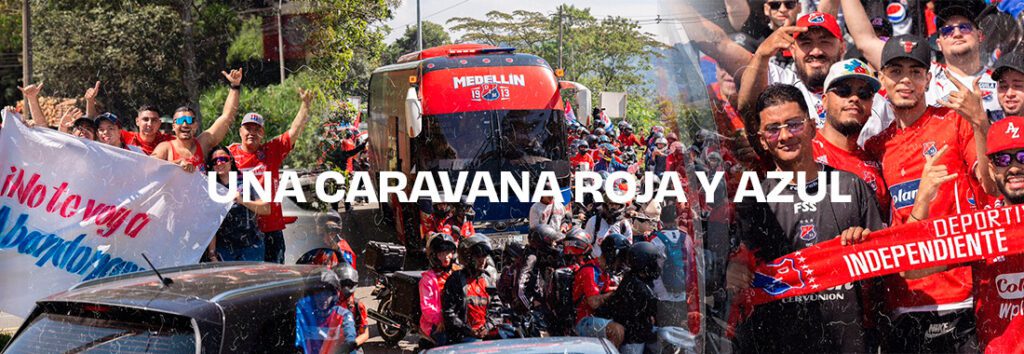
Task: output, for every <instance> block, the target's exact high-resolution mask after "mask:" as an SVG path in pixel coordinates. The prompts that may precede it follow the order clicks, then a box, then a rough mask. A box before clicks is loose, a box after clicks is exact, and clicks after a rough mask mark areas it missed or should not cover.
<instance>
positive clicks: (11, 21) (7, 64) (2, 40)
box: [0, 0, 21, 106]
mask: <svg viewBox="0 0 1024 354" xmlns="http://www.w3.org/2000/svg"><path fill="white" fill-rule="evenodd" d="M20 83H21V1H14V0H0V106H4V105H8V104H10V105H14V101H17V100H19V99H21V92H20V91H18V86H19V85H20Z"/></svg>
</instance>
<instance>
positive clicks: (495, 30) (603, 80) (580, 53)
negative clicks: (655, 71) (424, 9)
mask: <svg viewBox="0 0 1024 354" xmlns="http://www.w3.org/2000/svg"><path fill="white" fill-rule="evenodd" d="M561 9H562V13H563V16H562V23H561V25H562V38H563V40H562V42H563V44H562V57H563V60H562V61H563V66H564V67H565V77H564V79H566V80H571V81H577V82H580V83H582V84H584V85H586V86H587V87H589V88H590V89H591V90H592V91H593V92H594V95H595V97H594V102H599V97H598V95H599V93H600V92H601V91H626V92H629V93H630V98H631V99H632V98H633V97H634V95H635V94H637V93H640V92H641V90H642V89H643V88H642V85H643V76H642V74H643V72H645V71H647V70H650V68H651V58H652V57H653V56H655V55H657V50H658V49H660V48H662V47H663V45H662V44H661V43H659V42H657V41H656V40H654V37H653V35H651V34H649V33H645V32H642V31H640V26H639V25H638V24H637V23H636V22H635V21H632V20H629V19H626V18H622V17H615V16H611V17H607V18H605V19H603V20H598V19H596V18H594V16H593V15H591V14H590V9H580V8H576V7H574V6H564V5H563V6H562V7H561ZM448 23H450V24H453V26H452V27H451V30H452V31H461V32H464V33H465V34H464V35H463V36H462V41H464V42H478V43H485V44H491V45H501V46H512V47H516V48H517V49H518V51H519V52H521V53H529V54H534V55H537V56H540V57H542V58H544V59H545V60H547V61H548V63H549V64H551V66H552V67H557V66H558V28H559V19H558V16H557V15H555V16H548V15H546V14H543V13H540V12H531V11H526V10H518V11H513V12H512V13H504V12H500V11H491V12H489V13H487V16H486V18H484V19H475V18H470V17H456V18H452V19H450V20H448Z"/></svg>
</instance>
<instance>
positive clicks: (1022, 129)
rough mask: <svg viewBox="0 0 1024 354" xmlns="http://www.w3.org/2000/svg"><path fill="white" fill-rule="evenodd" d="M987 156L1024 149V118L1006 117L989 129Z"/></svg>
mask: <svg viewBox="0 0 1024 354" xmlns="http://www.w3.org/2000/svg"><path fill="white" fill-rule="evenodd" d="M986 148H987V150H988V151H987V152H985V155H992V154H994V153H997V152H1000V151H1006V150H1015V149H1020V148H1024V117H1017V116H1014V117H1006V118H1003V119H1001V120H999V121H998V122H995V123H992V126H991V127H989V128H988V145H987V146H986Z"/></svg>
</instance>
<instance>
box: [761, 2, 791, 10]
mask: <svg viewBox="0 0 1024 354" xmlns="http://www.w3.org/2000/svg"><path fill="white" fill-rule="evenodd" d="M766 4H768V8H770V9H772V10H778V9H779V7H781V6H783V5H785V6H786V9H789V10H792V9H795V8H796V1H769V2H766Z"/></svg>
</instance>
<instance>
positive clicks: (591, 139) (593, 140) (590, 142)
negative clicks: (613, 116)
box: [586, 134, 597, 146]
mask: <svg viewBox="0 0 1024 354" xmlns="http://www.w3.org/2000/svg"><path fill="white" fill-rule="evenodd" d="M586 139H587V145H590V146H594V144H597V135H594V134H590V135H587V137H586Z"/></svg>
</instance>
